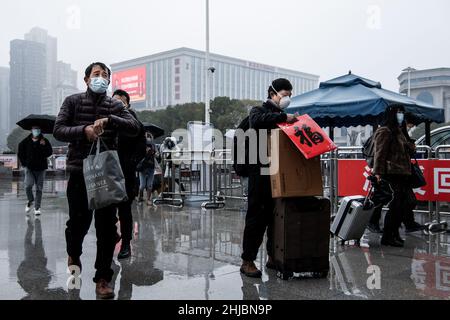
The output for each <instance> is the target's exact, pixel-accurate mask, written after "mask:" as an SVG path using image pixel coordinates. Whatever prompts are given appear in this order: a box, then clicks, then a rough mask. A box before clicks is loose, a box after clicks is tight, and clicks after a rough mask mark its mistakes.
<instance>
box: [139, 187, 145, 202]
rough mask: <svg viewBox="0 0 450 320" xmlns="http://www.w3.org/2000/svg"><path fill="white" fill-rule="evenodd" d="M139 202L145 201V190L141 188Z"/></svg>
mask: <svg viewBox="0 0 450 320" xmlns="http://www.w3.org/2000/svg"><path fill="white" fill-rule="evenodd" d="M138 202H144V190H142V191H140V190H139V197H138Z"/></svg>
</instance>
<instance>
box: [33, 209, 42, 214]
mask: <svg viewBox="0 0 450 320" xmlns="http://www.w3.org/2000/svg"><path fill="white" fill-rule="evenodd" d="M34 215H36V216H40V215H41V209H40V208H39V209H34Z"/></svg>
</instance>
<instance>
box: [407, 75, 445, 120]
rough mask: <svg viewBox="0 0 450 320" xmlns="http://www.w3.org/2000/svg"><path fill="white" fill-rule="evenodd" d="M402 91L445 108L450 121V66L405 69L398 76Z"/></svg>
mask: <svg viewBox="0 0 450 320" xmlns="http://www.w3.org/2000/svg"><path fill="white" fill-rule="evenodd" d="M398 81H399V84H400V93H403V94H405V95H407V94H408V89H409V91H410V93H411V97H412V98H415V99H418V100H421V101H424V102H427V103H430V104H432V105H435V106H437V107H442V108H444V110H445V121H446V122H448V121H450V68H436V69H427V70H415V69H410V70H409V71H403V72H402V74H400V76H399V77H398Z"/></svg>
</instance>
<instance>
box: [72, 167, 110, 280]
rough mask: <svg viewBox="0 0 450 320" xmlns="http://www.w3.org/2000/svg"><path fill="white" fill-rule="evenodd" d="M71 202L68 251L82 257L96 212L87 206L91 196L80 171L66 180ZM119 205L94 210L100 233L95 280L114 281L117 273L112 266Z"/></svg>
mask: <svg viewBox="0 0 450 320" xmlns="http://www.w3.org/2000/svg"><path fill="white" fill-rule="evenodd" d="M67 200H68V202H69V220H68V221H67V228H66V244H67V254H68V255H69V256H71V257H75V258H76V257H79V256H81V254H82V253H83V251H82V247H83V240H84V237H85V236H86V234H87V233H88V231H89V227H90V225H91V222H92V216H93V214H94V212H93V211H92V210H89V209H88V200H87V193H86V185H85V183H84V177H83V175H82V174H81V173H71V174H70V177H69V182H68V184H67ZM116 223H117V217H116V207H115V206H109V207H106V208H103V209H100V210H95V230H96V235H97V256H96V259H95V269H96V273H95V277H94V279H93V280H94V282H98V281H99V280H100V279H104V280H106V281H108V282H109V281H111V279H112V276H113V274H114V272H113V270H112V269H111V262H112V259H113V254H114V248H115V245H116V234H117V229H116Z"/></svg>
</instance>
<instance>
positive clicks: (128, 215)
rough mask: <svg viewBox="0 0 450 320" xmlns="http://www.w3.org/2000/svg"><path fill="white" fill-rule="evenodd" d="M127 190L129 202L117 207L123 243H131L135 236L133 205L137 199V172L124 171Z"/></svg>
mask: <svg viewBox="0 0 450 320" xmlns="http://www.w3.org/2000/svg"><path fill="white" fill-rule="evenodd" d="M124 176H125V188H126V190H127V196H128V200H127V201H124V202H122V203H120V204H118V205H117V208H118V209H119V210H118V211H119V221H120V234H121V236H122V242H130V241H131V239H132V234H133V214H132V212H131V205H132V204H133V201H134V199H135V197H136V173H135V171H124Z"/></svg>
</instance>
